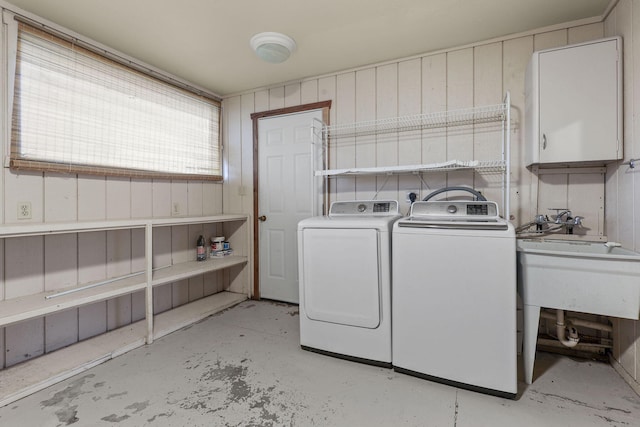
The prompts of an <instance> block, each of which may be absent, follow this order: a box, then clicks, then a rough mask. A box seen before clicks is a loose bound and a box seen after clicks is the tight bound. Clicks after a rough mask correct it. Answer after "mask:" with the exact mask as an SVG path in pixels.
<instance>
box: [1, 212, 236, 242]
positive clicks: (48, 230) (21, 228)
mask: <svg viewBox="0 0 640 427" xmlns="http://www.w3.org/2000/svg"><path fill="white" fill-rule="evenodd" d="M247 218H248V216H247V215H246V214H225V215H211V216H204V217H171V218H154V219H123V220H104V221H76V222H59V223H56V222H48V223H34V222H24V223H12V224H2V225H0V238H7V237H25V236H41V235H47V234H64V233H81V232H91V231H107V230H122V229H134V228H144V227H145V226H146V225H147V224H150V225H151V226H153V227H162V226H171V225H185V224H198V223H211V222H228V221H246V220H247Z"/></svg>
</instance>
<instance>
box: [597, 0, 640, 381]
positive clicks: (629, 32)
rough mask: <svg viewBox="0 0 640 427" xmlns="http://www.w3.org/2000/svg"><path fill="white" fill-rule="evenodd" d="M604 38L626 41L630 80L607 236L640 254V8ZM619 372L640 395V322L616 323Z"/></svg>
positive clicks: (618, 11)
mask: <svg viewBox="0 0 640 427" xmlns="http://www.w3.org/2000/svg"><path fill="white" fill-rule="evenodd" d="M604 36H607V37H608V36H622V44H623V67H624V71H623V75H624V83H623V87H624V120H623V122H624V161H623V162H620V163H618V164H611V165H609V166H608V167H607V173H606V185H605V189H606V197H607V199H606V205H605V206H606V212H605V214H606V234H607V236H608V238H609V240H612V241H618V242H621V243H622V244H623V246H625V247H628V248H631V249H634V250H636V251H640V219H639V218H640V217H639V215H640V192H639V191H638V189H639V188H640V169H638V168H636V169H632V168H630V167H629V165H627V164H625V163H626V162H628V161H629V160H630V159H636V158H638V157H640V138H639V136H640V123H639V121H638V120H637V116H638V112H639V111H640V84H638V72H639V70H640V4H638V3H637V2H636V1H633V0H620V1H619V2H618V3H617V5H616V7H615V8H614V9H613V11H612V13H611V14H610V15H609V17H608V18H607V19H606V21H605V24H604ZM613 336H614V352H613V359H614V361H613V363H614V367H615V368H616V369H617V370H619V371H620V372H621V373H623V377H624V378H625V379H626V380H627V381H629V383H630V384H631V386H632V387H633V388H634V389H635V390H636V391H637V392H638V393H640V322H637V321H630V320H623V319H619V320H617V321H615V322H614V333H613Z"/></svg>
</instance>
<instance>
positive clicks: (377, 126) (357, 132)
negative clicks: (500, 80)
mask: <svg viewBox="0 0 640 427" xmlns="http://www.w3.org/2000/svg"><path fill="white" fill-rule="evenodd" d="M508 108H509V106H508V104H505V103H503V104H496V105H488V106H482V107H473V108H464V109H459V110H451V111H442V112H437V113H426V114H416V115H412V116H403V117H392V118H387V119H377V120H369V121H362V122H355V123H348V124H335V125H324V126H323V127H322V132H323V134H324V135H325V137H327V138H350V137H355V136H364V135H377V134H385V133H392V132H403V131H410V130H422V129H433V128H443V127H452V126H465V125H474V124H481V123H490V122H498V121H502V120H504V119H505V117H506V114H507V111H508Z"/></svg>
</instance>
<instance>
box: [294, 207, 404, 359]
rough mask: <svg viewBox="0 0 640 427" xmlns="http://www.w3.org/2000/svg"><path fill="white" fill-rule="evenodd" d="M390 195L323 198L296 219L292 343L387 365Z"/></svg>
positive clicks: (393, 209)
mask: <svg viewBox="0 0 640 427" xmlns="http://www.w3.org/2000/svg"><path fill="white" fill-rule="evenodd" d="M398 218H400V214H399V211H398V202H397V201H346V202H334V203H332V204H331V208H330V210H329V215H328V216H323V217H313V218H308V219H305V220H303V221H300V223H299V224H298V272H299V285H300V345H301V346H302V348H303V349H306V350H312V351H316V352H320V353H324V354H329V355H332V356H337V357H341V358H345V359H352V360H357V361H360V362H365V363H370V364H374V365H379V366H387V367H390V366H391V230H392V226H393V223H394V221H396V220H397V219H398Z"/></svg>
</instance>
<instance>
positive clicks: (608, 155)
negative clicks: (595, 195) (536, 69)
mask: <svg viewBox="0 0 640 427" xmlns="http://www.w3.org/2000/svg"><path fill="white" fill-rule="evenodd" d="M618 42H619V39H607V40H603V41H599V42H595V43H590V44H584V45H577V46H571V47H566V48H561V49H557V50H550V51H545V52H541V53H540V63H539V66H540V74H539V79H540V82H539V83H540V86H539V88H540V89H539V90H540V104H539V105H540V107H539V108H540V111H539V114H540V130H539V138H540V140H539V144H540V163H558V162H582V161H594V160H614V159H618V158H621V154H622V153H621V151H622V150H621V149H620V150H618V147H619V139H621V135H620V134H619V132H620V131H621V129H620V122H619V120H618V117H621V116H620V115H621V114H622V112H621V111H619V108H620V107H621V105H622V104H621V99H620V98H621V96H622V94H621V90H620V89H621V87H620V86H619V84H620V81H619V70H618V67H620V66H621V64H619V63H618V62H619V61H618ZM620 147H621V145H620Z"/></svg>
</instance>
